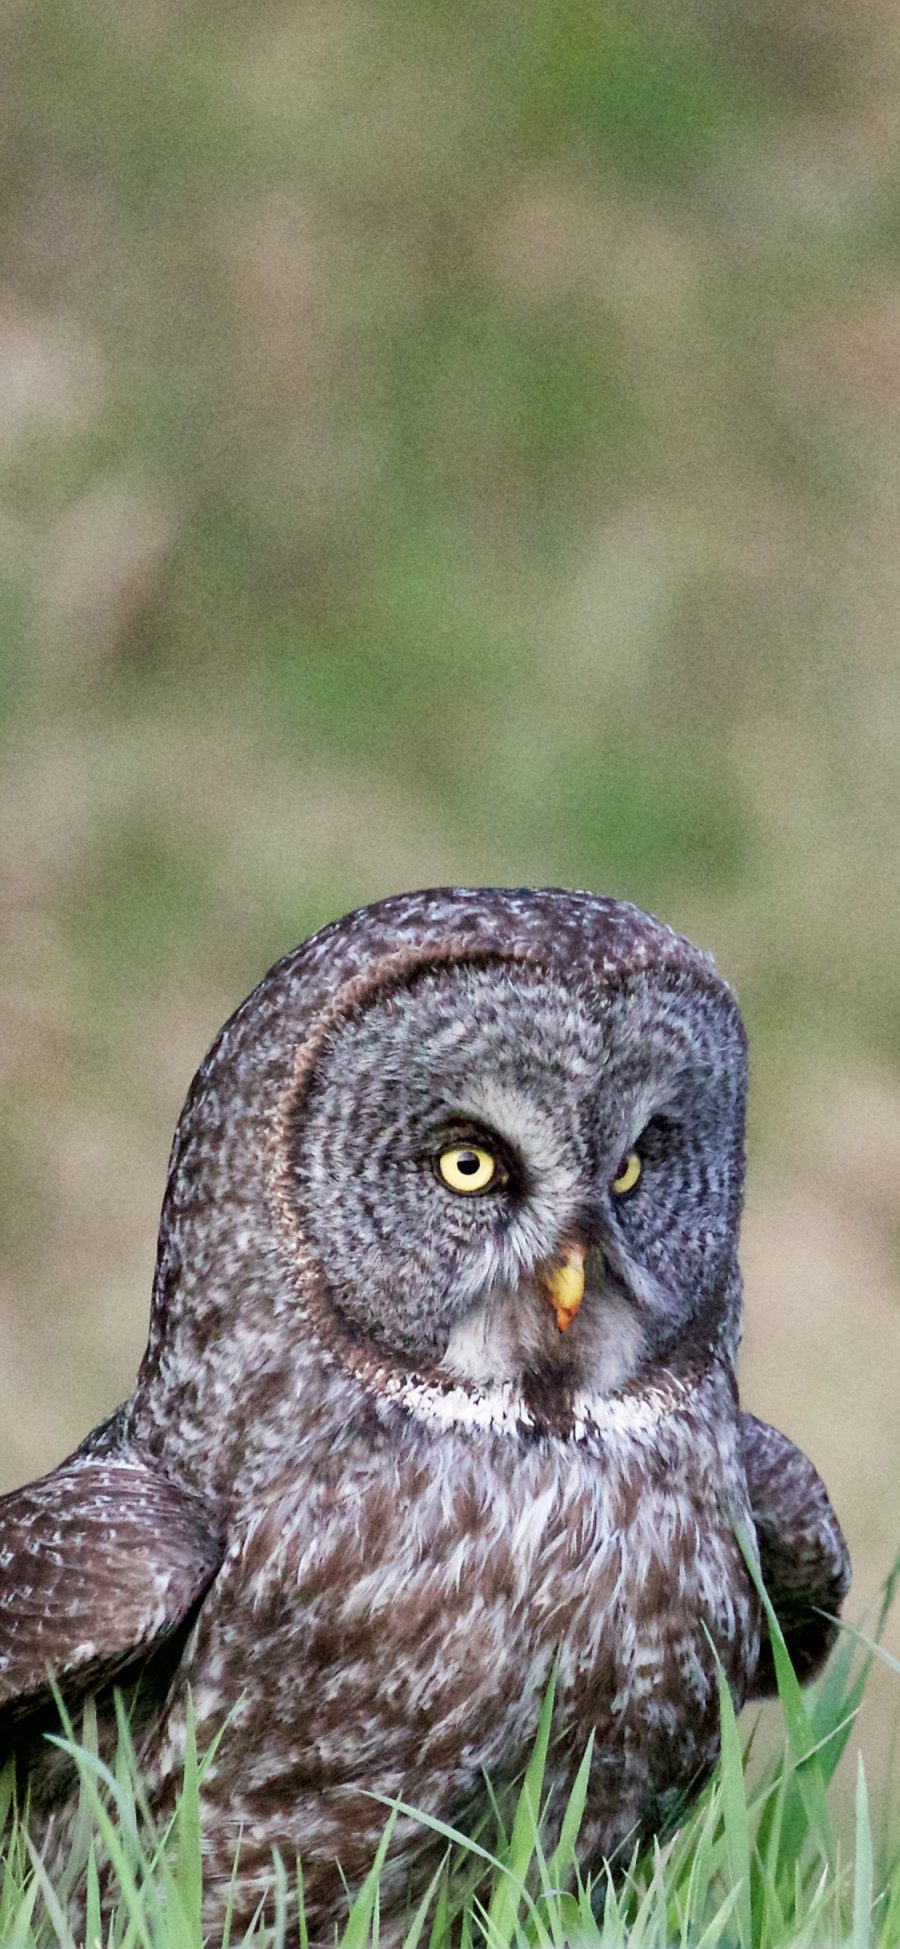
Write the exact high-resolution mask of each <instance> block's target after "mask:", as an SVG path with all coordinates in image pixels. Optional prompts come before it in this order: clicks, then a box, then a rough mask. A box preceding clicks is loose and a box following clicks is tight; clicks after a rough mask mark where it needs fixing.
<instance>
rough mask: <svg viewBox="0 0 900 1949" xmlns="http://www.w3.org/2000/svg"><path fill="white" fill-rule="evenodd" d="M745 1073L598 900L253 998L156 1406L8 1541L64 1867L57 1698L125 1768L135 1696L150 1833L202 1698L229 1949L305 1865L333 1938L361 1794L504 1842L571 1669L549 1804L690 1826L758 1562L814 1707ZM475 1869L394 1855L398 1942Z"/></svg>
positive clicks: (835, 1540) (357, 1870) (198, 1136)
mask: <svg viewBox="0 0 900 1949" xmlns="http://www.w3.org/2000/svg"><path fill="white" fill-rule="evenodd" d="M745 1076H746V1060H745V1036H744V1031H743V1027H742V1024H741V1018H740V1015H739V1012H738V1008H737V1005H736V1003H735V1001H734V999H733V997H732V995H731V993H730V991H729V989H728V987H727V986H726V985H725V983H724V982H723V981H722V980H721V978H720V977H719V976H718V974H717V973H716V970H715V967H714V965H713V963H712V961H711V960H710V959H709V958H708V957H707V955H705V954H703V953H701V952H700V951H699V950H698V949H697V948H695V947H694V946H692V945H691V943H690V942H689V941H687V940H685V939H683V938H682V937H681V936H679V935H678V934H676V933H673V932H672V931H671V930H670V929H669V928H668V927H666V926H664V925H662V924H661V923H660V922H658V921H655V920H653V919H650V918H649V917H648V916H647V915H645V914H642V913H640V912H638V911H637V909H635V908H634V907H631V906H628V905H625V904H622V903H619V902H616V901H614V900H609V899H603V898H599V897H597V896H595V895H592V894H587V893H568V892H561V891H558V890H554V889H550V890H536V889H531V888H521V889H517V890H512V891H507V890H502V889H490V888H489V889H480V890H474V891H473V890H467V889H460V888H451V889H439V890H437V891H431V892H426V893H419V894H408V895H399V896H397V897H396V898H392V899H388V900H384V901H382V902H381V903H380V904H378V905H376V906H373V907H369V908H363V909H361V910H360V911H358V912H356V913H353V914H350V915H348V916H347V917H346V918H344V919H342V920H340V921H337V922H335V923H334V924H333V925H332V926H329V927H326V928H325V929H324V930H323V931H322V932H321V933H319V934H317V935H316V936H315V937H314V938H313V939H311V940H309V941H307V942H305V943H304V944H303V945H302V946H301V947H299V948H297V949H296V951H295V952H294V953H293V954H290V955H288V956H287V957H286V959H284V960H283V961H280V962H279V963H278V964H277V966H276V967H274V968H273V969H272V970H271V971H270V973H269V974H267V975H266V976H265V978H264V980H263V981H262V982H261V983H260V985H259V987H258V988H256V989H255V991H254V993H253V994H252V995H251V996H250V997H249V999H248V1000H247V1001H245V1002H244V1003H243V1004H242V1006H241V1007H240V1008H239V1009H238V1010H237V1012H236V1013H235V1014H234V1015H233V1016H232V1017H231V1020H230V1021H229V1022H228V1023H227V1024H226V1026H225V1028H224V1029H223V1030H222V1032H221V1034H220V1035H219V1036H218V1038H217V1039H216V1041H215V1043H214V1044H213V1046H212V1049H211V1050H210V1052H209V1054H208V1056H207V1057H206V1060H205V1061H204V1063H203V1064H202V1066H201V1068H200V1070H199V1071H198V1073H197V1076H196V1078H195V1080H194V1083H193V1085H192V1088H191V1091H190V1094H189V1096H188V1100H187V1103H186V1106H185V1109H184V1112H183V1114H182V1117H181V1121H180V1123H179V1125H178V1130H177V1132H176V1136H175V1142H174V1147H173V1150H172V1156H171V1161H170V1168H169V1177H168V1184H167V1188H166V1195H165V1203H164V1206H163V1213H162V1223H161V1229H160V1237H159V1252H158V1260H157V1269H156V1280H155V1285H154V1290H153V1305H152V1319H151V1326H150V1337H149V1343H148V1347H147V1351H146V1354H145V1357H144V1360H143V1364H142V1366H141V1369H140V1373H139V1375H138V1379H137V1384H136V1386H135V1389H134V1392H133V1394H132V1395H131V1397H130V1399H129V1400H128V1401H126V1402H125V1404H124V1406H122V1407H121V1408H120V1409H119V1410H118V1411H117V1412H116V1413H115V1414H114V1415H113V1416H112V1417H111V1419H110V1420H109V1421H107V1422H106V1423H104V1424H103V1426H101V1427H100V1428H98V1429H96V1430H95V1432H94V1433H93V1434H92V1435H90V1436H88V1438H87V1440H86V1441H85V1442H84V1443H83V1445H82V1446H81V1448H79V1449H78V1450H77V1452H76V1453H75V1454H74V1455H73V1456H72V1457H70V1459H69V1460H68V1461H66V1462H63V1463H61V1464H60V1466H59V1467H58V1468H56V1469H54V1470H53V1472H52V1473H51V1474H50V1475H48V1476H46V1477H45V1478H44V1479H43V1480H42V1481H40V1482H36V1483H32V1484H31V1485H30V1486H29V1487H27V1488H24V1489H21V1490H19V1491H18V1492H17V1493H16V1494H13V1495H11V1496H8V1497H7V1498H6V1499H5V1501H4V1502H3V1503H0V1566H2V1569H0V1578H2V1583H0V1729H2V1732H3V1735H4V1740H5V1744H6V1746H7V1748H8V1747H10V1746H12V1747H13V1749H14V1750H15V1751H16V1753H17V1756H18V1762H19V1766H20V1769H21V1771H22V1774H23V1776H24V1777H26V1778H27V1780H28V1783H29V1786H30V1790H31V1796H32V1803H33V1807H34V1810H35V1820H36V1823H37V1825H38V1830H39V1831H41V1832H42V1833H43V1837H44V1843H45V1845H46V1847H47V1849H48V1850H49V1851H50V1852H51V1854H52V1851H53V1849H54V1847H57V1848H58V1847H60V1846H61V1845H62V1844H63V1841H64V1837H65V1834H66V1830H67V1824H68V1822H69V1818H70V1816H71V1810H72V1805H73V1787H72V1779H71V1775H70V1774H69V1773H68V1772H67V1771H66V1769H65V1767H64V1766H62V1765H61V1764H60V1760H59V1754H58V1752H54V1749H53V1748H51V1747H49V1746H48V1744H47V1742H46V1740H45V1739H44V1736H43V1735H44V1733H45V1731H46V1730H47V1728H48V1727H50V1726H52V1723H53V1719H54V1714H55V1708H54V1706H53V1704H52V1699H51V1696H50V1693H49V1690H48V1675H49V1674H52V1675H53V1677H54V1679H55V1680H56V1681H57V1682H58V1685H59V1687H60V1688H61V1690H62V1693H63V1695H64V1697H65V1698H66V1699H67V1701H68V1702H69V1705H70V1708H71V1709H72V1710H73V1711H75V1712H77V1711H78V1709H79V1707H80V1704H81V1702H82V1701H83V1699H84V1698H85V1696H86V1695H87V1694H88V1693H89V1692H92V1693H94V1694H95V1695H96V1698H97V1703H98V1713H99V1723H100V1728H101V1735H103V1734H104V1733H108V1730H109V1727H110V1724H111V1697H112V1688H113V1682H114V1681H115V1682H116V1683H119V1684H122V1685H126V1684H129V1685H130V1684H132V1683H133V1681H134V1680H135V1679H136V1678H138V1677H139V1678H140V1680H141V1684H140V1688H139V1691H140V1697H139V1703H138V1707H137V1709H136V1710H137V1717H136V1722H135V1723H136V1726H137V1740H138V1748H139V1753H140V1757H141V1761H142V1764H143V1769H144V1773H145V1777H146V1780H147V1783H148V1788H149V1793H150V1799H151V1802H152V1805H153V1806H154V1808H155V1809H157V1810H158V1811H160V1812H165V1810H166V1807H167V1805H168V1802H169V1797H170V1796H171V1794H172V1792H173V1788H174V1783H175V1781H176V1779H177V1775H178V1769H179V1762H180V1757H181V1753H182V1750H183V1740H184V1728H185V1715H186V1699H187V1696H188V1691H189V1690H190V1694H191V1696H192V1698H193V1708H194V1711H195V1713H196V1718H197V1726H198V1739H199V1744H200V1747H201V1749H203V1748H205V1747H207V1746H209V1744H210V1743H211V1742H212V1740H213V1738H214V1736H215V1735H216V1734H217V1733H219V1732H220V1731H221V1728H222V1725H223V1722H224V1723H225V1731H224V1734H223V1735H222V1738H221V1742H220V1744H219V1746H218V1749H217V1752H216V1755H215V1758H214V1761H213V1764H212V1766H211V1768H210V1770H209V1772H208V1774H207V1776H206V1779H205V1784H204V1789H203V1816H204V1842H203V1845H204V1857H205V1876H206V1881H205V1886H206V1901H207V1914H208V1920H209V1924H210V1926H214V1925H215V1922H216V1920H217V1918H218V1917H219V1916H220V1914H221V1910H222V1904H223V1900H224V1891H225V1889H226V1887H227V1884H228V1883H229V1881H230V1879H231V1875H232V1865H233V1861H234V1857H235V1854H236V1852H237V1853H238V1858H239V1867H238V1876H237V1900H236V1912H235V1921H236V1923H238V1924H241V1923H245V1922H246V1921H247V1920H248V1919H249V1917H250V1916H251V1914H252V1913H253V1911H254V1910H255V1908H256V1906H257V1903H258V1902H259V1900H260V1898H261V1897H264V1896H265V1891H266V1888H267V1886H268V1885H269V1882H270V1877H271V1870H272V1859H273V1850H276V1849H277V1850H278V1851H279V1853H280V1854H281V1856H282V1858H283V1859H284V1860H285V1861H286V1862H288V1863H290V1862H292V1861H293V1860H294V1859H295V1858H296V1857H297V1856H298V1855H299V1856H300V1857H301V1858H302V1864H303V1874H304V1885H305V1891H306V1902H307V1911H308V1921H309V1926H310V1930H311V1935H312V1940H313V1941H314V1942H323V1941H325V1940H326V1939H328V1938H329V1937H330V1934H331V1931H332V1929H333V1925H334V1923H335V1921H336V1920H337V1919H339V1917H340V1916H341V1914H342V1913H343V1912H344V1904H345V1892H344V1882H343V1880H342V1877H344V1878H345V1879H346V1882H347V1883H349V1885H350V1887H351V1888H352V1887H353V1886H354V1885H357V1884H358V1883H359V1880H360V1878H361V1876H362V1875H363V1874H364V1872H365V1870H366V1869H367V1868H368V1866H369V1865H370V1862H371V1860H372V1856H373V1853H374V1850H375V1847H376V1844H377V1841H378V1838H379V1836H380V1834H381V1832H382V1829H383V1824H384V1821H385V1809H384V1805H383V1801H382V1800H380V1799H378V1798H376V1797H373V1796H387V1797H389V1798H393V1797H396V1798H400V1799H402V1800H403V1801H404V1802H406V1803H409V1804H411V1805H412V1806H414V1807H416V1808H418V1809H421V1810H424V1811H425V1812H426V1813H430V1814H433V1815H438V1816H440V1817H441V1818H443V1819H445V1820H448V1821H455V1820H463V1821H470V1820H472V1819H473V1818H474V1816H475V1815H476V1814H477V1813H478V1811H479V1809H480V1808H481V1807H483V1806H484V1804H485V1792H486V1790H485V1778H486V1777H487V1778H489V1779H490V1781H491V1782H492V1783H493V1785H494V1787H495V1788H500V1789H501V1790H502V1788H503V1786H504V1783H507V1784H508V1783H510V1782H512V1781H513V1780H514V1779H515V1778H517V1777H518V1776H519V1774H520V1773H521V1771H522V1769H523V1767H524V1765H525V1763H526V1761H527V1758H528V1755H529V1752H530V1749H531V1745H532V1742H533V1738H534V1734H535V1726H536V1719H537V1714H538V1710H539V1706H540V1703H541V1700H542V1697H543V1695H544V1692H545V1688H546V1686H547V1684H548V1678H549V1675H550V1673H551V1669H552V1668H553V1667H554V1664H555V1666H556V1670H557V1690H556V1704H555V1722H554V1723H555V1733H556V1737H555V1739H554V1741H553V1743H552V1745H551V1749H550V1750H551V1766H550V1775H551V1780H552V1783H553V1784H554V1785H555V1788H556V1790H557V1803H558V1802H559V1799H560V1797H561V1796H562V1795H563V1794H564V1792H565V1789H566V1787H567V1785H568V1784H570V1783H571V1780H572V1778H573V1774H574V1769H575V1768H576V1767H577V1765H578V1763H579V1761H580V1759H581V1757H582V1755H583V1753H584V1750H585V1746H586V1742H587V1740H588V1736H589V1734H591V1733H593V1734H594V1735H595V1756H594V1760H593V1767H592V1772H591V1778H590V1789H589V1794H588V1801H587V1806H586V1810H585V1817H584V1824H583V1828H582V1836H581V1848H582V1854H583V1859H584V1861H585V1865H586V1866H587V1867H593V1868H599V1866H600V1864H601V1862H602V1860H603V1859H604V1858H607V1859H610V1860H620V1861H621V1860H622V1859H623V1858H624V1859H627V1858H628V1856H629V1855H630V1854H631V1852H632V1850H633V1848H634V1846H635V1844H636V1843H639V1842H641V1841H643V1840H646V1839H647V1838H648V1837H649V1836H651V1835H653V1834H654V1833H656V1832H659V1831H661V1830H664V1829H668V1828H670V1826H671V1824H672V1822H673V1821H674V1820H676V1819H677V1817H678V1814H679V1812H680V1811H681V1810H682V1809H683V1808H684V1807H685V1806H686V1805H687V1804H688V1803H689V1801H690V1798H691V1796H692V1795H693V1794H694V1793H695V1792H696V1791H697V1790H698V1788H699V1786H700V1785H701V1784H702V1783H703V1781H704V1780H705V1779H706V1778H707V1777H708V1775H709V1772H710V1770H711V1768H712V1766H713V1764H714V1762H715V1758H716V1753H717V1740H718V1705H717V1682H716V1666H715V1653H717V1654H718V1658H719V1659H720V1660H721V1664H722V1667H723V1668H724V1672H725V1674H726V1676H727V1680H728V1683H729V1685H730V1687H731V1691H732V1694H733V1696H734V1699H735V1702H736V1704H737V1705H740V1704H742V1703H743V1701H744V1700H745V1699H746V1698H748V1697H755V1696H759V1695H761V1694H762V1693H764V1692H765V1691H767V1690H768V1689H771V1684H772V1654H771V1647H770V1646H769V1645H768V1642H767V1640H766V1638H765V1635H764V1634H761V1630H760V1615H759V1608H758V1603H757V1599H756V1596H755V1594H754V1591H753V1587H752V1584H751V1581H750V1579H749V1576H748V1572H747V1570H746V1568H745V1563H744V1560H743V1557H742V1555H741V1553H740V1551H739V1548H738V1545H737V1543H736V1540H735V1534H734V1529H735V1524H736V1523H738V1522H740V1521H743V1522H745V1523H747V1524H751V1525H755V1530H756V1535H757V1538H758V1542H759V1547H760V1553H761V1561H762V1568H763V1573H764V1576H765V1578H766V1579H767V1581H768V1584H769V1587H770V1591H771V1595H772V1598H773V1600H774V1604H775V1608H776V1611H777V1613H778V1614H779V1616H780V1619H781V1621H782V1624H783V1627H784V1630H785V1632H786V1634H787V1638H788V1643H789V1646H790V1648H791V1651H792V1653H793V1656H794V1659H795V1663H796V1665H797V1668H798V1670H799V1671H800V1673H801V1675H802V1676H808V1675H810V1674H811V1673H813V1672H814V1671H815V1670H817V1669H818V1667H819V1666H820V1664H821V1662H822V1660H823V1659H824V1657H825V1656H826V1654H827V1651H828V1649H829V1646H830V1643H831V1641H832V1637H833V1630H834V1627H833V1625H832V1624H831V1623H830V1622H828V1621H827V1618H826V1617H824V1616H823V1615H822V1613H823V1612H824V1613H827V1614H829V1615H830V1616H832V1617H833V1616H834V1614H835V1613H836V1612H837V1611H838V1609H839V1608H840V1604H841V1601H842V1599H843V1596H844V1594H845V1591H846V1588H847V1584H848V1563H847V1555H846V1550H845V1547H844V1542H843V1538H842V1536H841V1532H840V1529H839V1526H838V1523H837V1520H836V1518H835V1516H834V1514H833V1512H832V1509H831V1506H830V1503H829V1501H828V1497H827V1495H826V1493H825V1490H824V1487H823V1485H822V1483H821V1481H820V1479H819V1477H818V1475H817V1474H816V1472H815V1470H814V1468H813V1467H812V1465H811V1463H809V1462H808V1461H807V1460H806V1458H805V1457H804V1456H803V1455H801V1454H800V1452H799V1451H798V1450H797V1449H796V1448H794V1447H793V1446H792V1444H791V1443H790V1442H789V1441H788V1440H786V1438H785V1437H784V1436H783V1435H780V1434H777V1433H776V1432H775V1431H774V1430H773V1429H771V1428H768V1427H766V1426H765V1425H764V1424H763V1423H761V1422H759V1421H757V1420H756V1419H754V1417H753V1416H751V1415H747V1414H744V1413H742V1412H741V1410H740V1407H739V1404H738V1394H737V1385H736V1380H735V1359H736V1353H737V1346H738V1339H739V1331H740V1304H741V1286H740V1274H739V1270H738V1261H737V1241H738V1223H739V1214H740V1208H741V1196H742V1190H743V1181H744V1156H743V1118H744V1097H745ZM713 1647H715V1653H714V1650H713ZM41 1824H42V1825H41ZM441 1847H442V1843H441V1842H440V1841H439V1840H436V1839H435V1836H434V1834H433V1833H432V1832H430V1831H429V1830H427V1829H426V1828H424V1827H422V1826H421V1825H417V1824H416V1823H415V1822H414V1821H413V1820H412V1818H406V1817H403V1818H401V1819H400V1821H399V1822H398V1825H397V1828H396V1830H395V1835H394V1843H393V1848H392V1852H391V1855H390V1858H389V1863H388V1867H387V1869H386V1872H385V1877H384V1881H383V1885H382V1910H381V1927H382V1938H383V1940H386V1941H394V1940H396V1939H397V1938H398V1936H399V1934H400V1933H401V1932H402V1923H403V1916H404V1914H405V1913H406V1905H407V1903H408V1901H409V1900H411V1899H414V1898H415V1897H416V1896H417V1895H419V1894H421V1891H422V1890H423V1888H424V1887H425V1886H426V1885H427V1880H428V1877H429V1876H430V1875H431V1873H432V1872H433V1869H434V1866H435V1860H436V1859H437V1858H439V1855H440V1850H441Z"/></svg>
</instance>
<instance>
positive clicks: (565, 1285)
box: [543, 1245, 584, 1333]
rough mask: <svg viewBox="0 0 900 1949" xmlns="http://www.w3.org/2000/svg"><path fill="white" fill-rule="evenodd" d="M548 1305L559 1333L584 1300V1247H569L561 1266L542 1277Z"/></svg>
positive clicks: (572, 1317)
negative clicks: (554, 1317) (551, 1309)
mask: <svg viewBox="0 0 900 1949" xmlns="http://www.w3.org/2000/svg"><path fill="white" fill-rule="evenodd" d="M543 1283H544V1285H545V1286H546V1288H547V1293H548V1297H549V1300H550V1304H551V1306H552V1307H553V1310H554V1312H555V1314H556V1324H557V1326H558V1327H559V1330H560V1333H565V1330H566V1327H567V1326H571V1324H572V1321H573V1320H574V1318H575V1315H576V1313H577V1311H578V1308H579V1306H580V1305H581V1302H582V1300H583V1298H584V1246H583V1245H570V1246H569V1249H568V1251H567V1252H566V1255H565V1258H564V1259H563V1261H562V1264H561V1265H559V1266H556V1267H554V1269H553V1271H552V1272H548V1273H546V1274H545V1276H544V1282H543Z"/></svg>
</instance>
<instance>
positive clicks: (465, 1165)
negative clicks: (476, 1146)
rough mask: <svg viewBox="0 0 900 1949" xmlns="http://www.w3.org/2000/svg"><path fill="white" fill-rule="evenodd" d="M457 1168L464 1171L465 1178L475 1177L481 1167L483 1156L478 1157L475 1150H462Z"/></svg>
mask: <svg viewBox="0 0 900 1949" xmlns="http://www.w3.org/2000/svg"><path fill="white" fill-rule="evenodd" d="M456 1168H457V1170H458V1171H461V1172H462V1175H463V1177H464V1178H473V1177H475V1176H476V1174H477V1173H478V1171H480V1169H481V1158H480V1157H477V1156H476V1154H475V1152H474V1151H473V1150H464V1151H461V1152H460V1155H459V1157H458V1158H457V1160H456Z"/></svg>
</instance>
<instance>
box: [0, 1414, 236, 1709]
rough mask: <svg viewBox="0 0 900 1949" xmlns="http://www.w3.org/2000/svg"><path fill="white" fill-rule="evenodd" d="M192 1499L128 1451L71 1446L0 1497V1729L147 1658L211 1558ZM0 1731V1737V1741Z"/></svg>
mask: <svg viewBox="0 0 900 1949" xmlns="http://www.w3.org/2000/svg"><path fill="white" fill-rule="evenodd" d="M222 1553H223V1545H222V1540H221V1538H220V1537H219V1536H218V1534H217V1531H216V1527H215V1523H214V1522H213V1521H211V1520H210V1513H209V1511H208V1510H207V1508H206V1506H205V1505H204V1504H203V1503H201V1502H200V1500H199V1499H198V1498H197V1497H195V1496H192V1495H188V1494H186V1493H185V1491H183V1490H181V1489H178V1488H176V1487H175V1485H174V1484H173V1483H172V1482H170V1481H169V1480H168V1478H167V1477H166V1476H165V1475H164V1474H163V1473H162V1471H161V1470H160V1469H158V1468H157V1467H156V1466H155V1465H154V1464H152V1463H151V1462H149V1461H145V1460H143V1459H142V1458H141V1457H140V1456H139V1455H137V1454H135V1453H128V1454H122V1455H99V1456H98V1455H92V1454H90V1452H87V1453H83V1454H82V1453H79V1454H77V1455H74V1456H72V1458H71V1460H70V1461H68V1462H64V1463H62V1464H61V1466H60V1467H59V1468H57V1469H54V1471H53V1473H52V1474H51V1475H46V1476H44V1477H43V1478H42V1479H41V1480H40V1481H39V1482H31V1483H29V1485H28V1486H27V1488H24V1489H18V1490H16V1491H15V1493H14V1494H13V1495H10V1496H5V1497H4V1498H2V1500H0V1735H2V1732H3V1729H4V1728H11V1727H12V1726H13V1725H14V1724H17V1723H18V1722H19V1721H20V1720H22V1719H24V1718H26V1717H28V1716H29V1715H30V1714H31V1713H33V1712H35V1711H39V1710H40V1709H41V1708H42V1707H47V1706H48V1705H50V1704H51V1701H52V1690H51V1685H50V1680H51V1678H52V1680H53V1681H54V1683H55V1684H56V1685H58V1686H59V1688H60V1690H61V1691H62V1692H63V1694H64V1695H66V1694H68V1695H71V1694H72V1693H73V1692H74V1693H75V1694H76V1695H82V1694H84V1693H85V1692H88V1691H93V1690H95V1689H97V1688H98V1687H99V1686H100V1685H102V1684H104V1683H106V1682H108V1681H109V1680H111V1679H113V1678H114V1677H115V1676H116V1675H117V1673H119V1672H120V1671H122V1670H123V1669H124V1667H125V1666H127V1665H129V1664H131V1663H132V1662H133V1661H134V1660H135V1659H140V1658H141V1657H142V1656H144V1655H149V1654H150V1653H151V1652H152V1651H153V1650H154V1649H155V1648H156V1647H157V1646H158V1645H160V1644H162V1643H163V1642H164V1640H165V1639H166V1638H167V1637H168V1636H169V1635H170V1634H171V1633H172V1632H173V1631H175V1630H176V1629H177V1627H178V1625H179V1624H182V1623H183V1622H184V1621H185V1620H186V1619H187V1618H188V1617H189V1615H190V1612H191V1610H192V1608H193V1606H194V1605H195V1604H197V1603H198V1601H199V1600H200V1598H201V1597H202V1596H203V1594H204V1592H205V1591H206V1590H207V1589H208V1587H209V1585H210V1583H211V1582H212V1579H213V1577H214V1576H215V1574H216V1571H217V1569H218V1567H219V1564H220V1563H221V1560H222ZM2 1743H3V1742H2V1737H0V1746H2Z"/></svg>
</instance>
